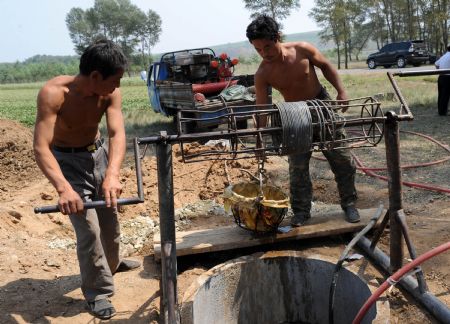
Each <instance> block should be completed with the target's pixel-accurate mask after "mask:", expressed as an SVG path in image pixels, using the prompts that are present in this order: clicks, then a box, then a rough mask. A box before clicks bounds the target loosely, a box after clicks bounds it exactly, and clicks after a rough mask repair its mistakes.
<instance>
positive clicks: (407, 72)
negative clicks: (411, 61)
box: [392, 69, 450, 77]
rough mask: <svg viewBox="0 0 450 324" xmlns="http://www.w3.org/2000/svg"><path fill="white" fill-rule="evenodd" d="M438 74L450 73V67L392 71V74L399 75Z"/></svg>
mask: <svg viewBox="0 0 450 324" xmlns="http://www.w3.org/2000/svg"><path fill="white" fill-rule="evenodd" d="M436 74H450V69H442V70H441V69H438V70H423V71H398V72H395V73H392V75H398V76H399V77H408V76H420V75H436Z"/></svg>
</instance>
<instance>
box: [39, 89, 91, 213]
mask: <svg viewBox="0 0 450 324" xmlns="http://www.w3.org/2000/svg"><path fill="white" fill-rule="evenodd" d="M62 96H63V92H62V90H61V89H58V88H57V87H56V86H51V85H50V86H49V85H46V86H44V87H43V88H42V89H41V90H40V91H39V94H38V98H37V115H36V124H35V127H34V140H33V148H34V155H35V158H36V162H37V164H38V166H39V168H40V169H41V170H42V172H43V173H44V175H45V176H46V177H47V179H48V180H49V181H50V182H51V184H52V185H53V186H54V187H55V189H56V191H57V192H58V194H59V200H58V207H59V210H60V211H61V213H63V214H65V215H67V214H73V213H77V212H81V211H82V210H83V201H82V200H81V197H80V196H79V195H78V193H76V192H75V191H74V190H73V188H72V186H71V185H70V183H69V182H68V181H67V180H66V178H65V177H64V175H63V173H62V171H61V168H60V167H59V164H58V161H56V159H55V157H54V156H53V153H52V151H51V149H50V145H51V143H52V141H53V134H54V128H55V123H56V118H57V113H58V111H59V109H60V107H61V103H62V100H63V98H62Z"/></svg>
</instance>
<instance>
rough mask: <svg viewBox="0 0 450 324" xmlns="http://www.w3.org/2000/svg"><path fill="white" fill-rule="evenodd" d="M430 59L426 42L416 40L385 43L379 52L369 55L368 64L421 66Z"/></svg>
mask: <svg viewBox="0 0 450 324" xmlns="http://www.w3.org/2000/svg"><path fill="white" fill-rule="evenodd" d="M429 59H430V57H429V53H428V50H427V46H426V44H425V43H424V42H423V41H421V40H414V41H406V42H397V43H390V44H387V45H384V46H383V47H382V48H381V49H380V51H379V52H376V53H372V54H370V55H369V56H368V57H367V66H368V67H369V69H375V68H376V67H377V66H378V65H382V66H384V67H385V68H389V67H391V66H392V65H394V64H396V65H397V66H398V67H399V68H404V67H405V66H406V64H412V65H414V66H420V65H421V64H425V63H427V62H428V60H429Z"/></svg>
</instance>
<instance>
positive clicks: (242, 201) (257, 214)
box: [224, 182, 289, 233]
mask: <svg viewBox="0 0 450 324" xmlns="http://www.w3.org/2000/svg"><path fill="white" fill-rule="evenodd" d="M224 207H225V210H226V211H227V212H231V213H232V214H233V217H234V220H235V222H236V224H238V225H239V226H240V227H242V228H244V229H247V230H250V231H253V232H257V233H267V232H273V231H276V230H277V229H278V226H279V225H280V223H281V221H282V220H283V218H284V216H285V215H286V212H287V209H288V207H289V198H288V197H287V195H285V194H284V192H283V191H282V190H281V189H280V188H278V187H275V186H270V185H263V186H262V188H260V186H259V184H257V183H252V182H241V183H237V184H235V185H231V186H229V187H227V188H226V189H225V192H224Z"/></svg>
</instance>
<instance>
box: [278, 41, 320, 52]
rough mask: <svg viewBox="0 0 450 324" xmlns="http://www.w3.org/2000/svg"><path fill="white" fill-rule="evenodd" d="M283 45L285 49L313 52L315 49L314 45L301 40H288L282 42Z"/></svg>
mask: <svg viewBox="0 0 450 324" xmlns="http://www.w3.org/2000/svg"><path fill="white" fill-rule="evenodd" d="M283 45H284V47H285V48H286V49H295V50H296V51H300V52H305V53H306V52H313V51H315V50H316V47H315V46H314V45H313V44H311V43H308V42H303V41H299V42H288V43H283Z"/></svg>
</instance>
